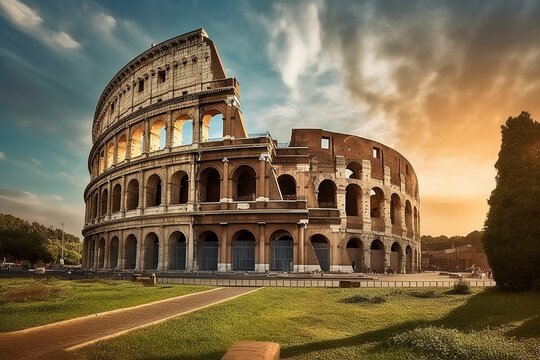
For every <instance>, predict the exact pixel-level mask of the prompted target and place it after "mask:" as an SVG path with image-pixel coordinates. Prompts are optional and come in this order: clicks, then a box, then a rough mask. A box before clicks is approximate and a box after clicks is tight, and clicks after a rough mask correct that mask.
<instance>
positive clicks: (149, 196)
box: [146, 174, 161, 206]
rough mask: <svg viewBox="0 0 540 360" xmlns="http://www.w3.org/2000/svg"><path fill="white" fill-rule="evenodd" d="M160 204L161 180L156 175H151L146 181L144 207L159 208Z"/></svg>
mask: <svg viewBox="0 0 540 360" xmlns="http://www.w3.org/2000/svg"><path fill="white" fill-rule="evenodd" d="M160 204H161V178H160V177H159V175H157V174H153V175H151V176H150V177H149V178H148V180H147V181H146V206H159V205H160Z"/></svg>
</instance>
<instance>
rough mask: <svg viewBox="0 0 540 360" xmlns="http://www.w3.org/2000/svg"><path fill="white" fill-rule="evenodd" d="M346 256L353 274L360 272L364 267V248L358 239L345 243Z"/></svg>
mask: <svg viewBox="0 0 540 360" xmlns="http://www.w3.org/2000/svg"><path fill="white" fill-rule="evenodd" d="M346 249H347V256H348V258H349V264H351V267H352V269H353V271H354V272H362V270H363V267H364V246H363V244H362V241H360V240H359V239H350V240H349V241H347V247H346Z"/></svg>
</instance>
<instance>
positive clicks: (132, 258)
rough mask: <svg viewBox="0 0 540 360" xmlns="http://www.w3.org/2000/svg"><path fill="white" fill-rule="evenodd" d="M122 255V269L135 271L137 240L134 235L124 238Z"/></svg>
mask: <svg viewBox="0 0 540 360" xmlns="http://www.w3.org/2000/svg"><path fill="white" fill-rule="evenodd" d="M124 253H125V259H126V260H125V262H124V269H127V270H129V269H135V264H136V262H137V238H136V237H135V235H133V234H130V235H129V236H128V237H127V238H126V242H125V244H124Z"/></svg>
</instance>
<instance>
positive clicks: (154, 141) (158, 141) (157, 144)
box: [150, 120, 167, 151]
mask: <svg viewBox="0 0 540 360" xmlns="http://www.w3.org/2000/svg"><path fill="white" fill-rule="evenodd" d="M166 138H167V129H166V124H165V121H163V120H156V121H154V122H153V123H152V126H151V127H150V151H158V150H161V149H164V148H165V141H166Z"/></svg>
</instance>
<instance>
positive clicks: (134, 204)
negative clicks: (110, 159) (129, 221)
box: [126, 179, 139, 210]
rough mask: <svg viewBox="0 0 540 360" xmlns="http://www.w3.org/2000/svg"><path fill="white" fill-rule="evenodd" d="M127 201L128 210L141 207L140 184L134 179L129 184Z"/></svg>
mask: <svg viewBox="0 0 540 360" xmlns="http://www.w3.org/2000/svg"><path fill="white" fill-rule="evenodd" d="M126 196H127V199H126V210H134V209H136V208H138V207H139V182H138V181H137V180H136V179H132V180H131V181H130V182H129V183H128V188H127V194H126Z"/></svg>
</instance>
